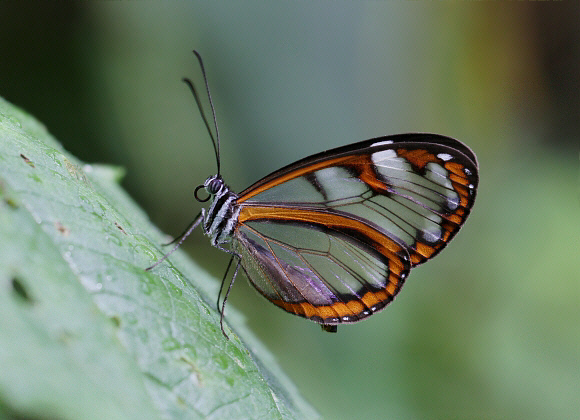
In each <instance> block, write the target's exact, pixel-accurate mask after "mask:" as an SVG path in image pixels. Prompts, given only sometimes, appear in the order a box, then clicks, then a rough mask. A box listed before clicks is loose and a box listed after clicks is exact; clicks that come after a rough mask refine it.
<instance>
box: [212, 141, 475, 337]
mask: <svg viewBox="0 0 580 420" xmlns="http://www.w3.org/2000/svg"><path fill="white" fill-rule="evenodd" d="M477 182H478V176H477V160H476V158H475V155H474V154H473V152H471V150H470V149H469V148H467V146H465V145H463V143H460V142H458V141H457V140H454V139H451V138H448V137H444V136H439V135H435V134H401V135H394V136H387V137H381V138H377V139H372V140H367V141H364V142H360V143H355V144H353V145H349V146H345V147H340V148H337V149H334V150H330V151H327V152H323V153H320V154H317V155H313V156H310V157H308V158H305V159H302V160H300V161H298V162H295V163H293V164H291V165H288V166H286V167H284V168H282V169H280V170H278V171H276V172H274V173H272V174H271V175H268V176H266V177H265V178H263V179H262V180H260V181H258V182H256V183H255V184H254V185H252V186H251V187H249V188H247V189H246V190H244V191H243V192H242V193H240V194H236V193H234V192H232V191H231V190H230V189H229V188H228V187H227V185H226V184H225V183H224V181H223V180H222V178H221V177H220V176H219V175H214V176H212V177H210V178H208V179H207V180H206V181H205V183H204V184H203V186H204V187H205V189H206V191H207V192H208V193H209V194H210V196H211V197H212V203H211V205H210V207H209V210H208V211H207V212H206V211H202V216H201V218H202V219H203V228H204V231H205V233H206V234H207V235H208V236H209V237H210V240H211V243H212V245H214V246H217V247H218V248H220V249H223V250H226V249H225V248H224V247H223V246H227V247H228V248H229V249H228V250H226V251H228V252H230V253H231V254H233V255H234V256H235V257H237V258H239V263H240V264H241V266H242V268H243V270H244V271H245V272H246V275H247V277H248V279H249V280H250V282H251V283H252V285H253V286H254V287H255V288H256V289H257V290H258V291H259V292H260V293H261V294H262V295H264V296H265V297H266V298H267V299H268V300H270V301H271V302H272V303H274V304H275V305H277V306H279V307H281V308H282V309H284V310H286V311H287V312H290V313H293V314H295V315H299V316H302V317H305V318H308V319H310V320H312V321H315V322H317V323H320V324H323V325H327V326H333V325H338V324H341V323H352V322H357V321H359V320H361V319H364V318H366V317H368V316H369V315H372V314H374V313H376V312H378V311H379V310H381V309H383V308H384V307H385V306H386V305H387V304H388V303H390V302H391V301H392V300H393V299H394V297H395V296H396V295H397V293H398V292H399V291H400V289H401V287H402V285H403V283H404V281H405V280H406V278H407V276H408V275H409V272H410V270H411V268H412V267H414V266H416V265H418V264H421V263H422V262H424V261H426V260H428V259H430V258H432V257H433V256H435V255H436V254H437V253H438V252H440V251H441V249H443V248H444V247H445V245H446V244H447V243H448V242H449V241H450V240H451V239H452V238H453V236H454V235H455V234H456V233H457V231H458V230H459V228H460V227H461V225H462V224H463V222H464V221H465V218H466V217H467V215H468V214H469V212H470V210H471V207H472V205H473V202H474V199H475V193H476V188H477Z"/></svg>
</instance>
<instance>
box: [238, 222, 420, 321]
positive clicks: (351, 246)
mask: <svg viewBox="0 0 580 420" xmlns="http://www.w3.org/2000/svg"><path fill="white" fill-rule="evenodd" d="M278 216H279V219H278V220H275V219H269V220H265V219H261V220H256V221H249V222H247V223H242V224H240V225H238V228H237V230H236V233H235V240H234V246H235V249H236V251H237V252H239V254H240V255H241V261H242V266H243V267H244V269H245V271H246V273H247V275H248V277H249V280H250V281H251V282H252V284H253V285H254V286H255V287H256V289H257V290H258V291H259V292H260V293H262V294H263V295H264V296H265V297H266V298H267V299H268V300H270V301H272V302H273V303H274V304H276V305H278V306H280V307H281V308H282V309H284V310H286V311H288V312H291V313H294V314H296V315H300V316H303V317H305V318H309V319H311V320H313V321H316V322H319V323H321V324H330V325H336V324H339V323H345V322H356V321H359V320H360V319H362V318H364V317H366V316H369V315H371V314H373V313H375V312H377V311H379V310H380V309H382V308H384V307H385V306H386V305H387V304H388V303H389V302H390V301H391V300H392V299H393V298H394V296H395V295H396V294H397V293H398V292H399V290H400V289H401V287H402V285H403V282H404V279H405V278H406V277H407V275H408V272H409V270H410V261H409V256H408V254H407V252H406V250H405V249H404V248H403V247H401V246H400V245H399V244H397V243H395V242H393V241H391V240H390V239H389V238H387V237H384V235H383V234H381V233H380V232H378V231H375V230H372V229H369V228H368V227H366V226H365V225H364V224H362V223H360V222H358V223H357V222H353V221H345V220H342V219H341V218H340V217H336V216H329V217H328V218H326V219H325V218H320V217H317V220H316V221H314V220H309V221H300V222H298V221H292V222H289V221H287V220H283V218H285V217H287V216H288V215H287V214H284V213H283V212H282V213H280V214H278ZM304 217H306V216H304Z"/></svg>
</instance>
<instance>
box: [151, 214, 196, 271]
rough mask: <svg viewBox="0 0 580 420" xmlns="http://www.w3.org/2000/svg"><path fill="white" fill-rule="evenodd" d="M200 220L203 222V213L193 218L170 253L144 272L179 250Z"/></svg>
mask: <svg viewBox="0 0 580 420" xmlns="http://www.w3.org/2000/svg"><path fill="white" fill-rule="evenodd" d="M202 220H203V212H201V213H199V214H198V215H197V217H196V218H195V220H194V221H193V223H192V224H191V225H189V228H188V229H187V230H186V231H185V232H184V233H183V234H182V235H181V238H180V239H179V241H178V242H177V244H175V246H174V247H173V249H172V250H171V251H169V252H168V253H167V254H165V255H164V256H163V257H161V258H160V259H159V260H158V261H157V262H156V263H155V264H153V265H152V266H150V267H147V268H146V269H145V271H151V270H153V269H154V268H155V267H157V266H158V265H159V264H161V263H162V262H163V261H165V260H166V259H167V258H168V257H169V256H170V255H171V254H173V253H174V252H175V251H176V250H177V248H179V247H180V246H181V244H182V243H183V241H185V239H186V238H187V237H188V236H189V235H190V234H191V232H193V231H194V229H195V228H196V227H197V226H198V225H199V224H200V223H201V221H202Z"/></svg>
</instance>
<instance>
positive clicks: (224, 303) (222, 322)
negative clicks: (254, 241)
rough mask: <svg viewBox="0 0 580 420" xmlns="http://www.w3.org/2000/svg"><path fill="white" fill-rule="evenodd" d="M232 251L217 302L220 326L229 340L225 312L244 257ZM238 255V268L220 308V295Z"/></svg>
mask: <svg viewBox="0 0 580 420" xmlns="http://www.w3.org/2000/svg"><path fill="white" fill-rule="evenodd" d="M230 252H231V253H232V258H230V262H229V264H228V268H227V269H226V273H225V274H224V278H223V279H222V284H221V286H220V291H219V294H218V302H217V307H218V311H219V312H220V328H221V330H222V334H223V335H224V337H225V338H227V339H228V340H229V339H230V337H228V335H227V334H226V331H225V330H224V313H225V310H226V301H227V300H228V296H229V295H230V291H231V290H232V286H233V285H234V281H235V280H236V276H237V275H238V270H239V268H240V264H241V263H242V259H241V258H240V256H239V255H238V254H236V253H234V252H233V251H230ZM236 257H237V258H238V262H237V263H236V268H235V270H234V275H233V276H232V281H231V282H230V285H229V286H228V290H227V291H226V294H225V296H224V300H223V302H222V308H221V310H220V304H219V297H220V295H221V294H222V290H223V287H224V284H225V282H226V278H227V276H228V272H229V271H230V267H231V266H232V262H233V261H234V258H236Z"/></svg>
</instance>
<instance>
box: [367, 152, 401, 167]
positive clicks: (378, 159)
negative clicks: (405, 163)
mask: <svg viewBox="0 0 580 420" xmlns="http://www.w3.org/2000/svg"><path fill="white" fill-rule="evenodd" d="M371 157H372V160H373V163H374V164H375V165H378V164H380V163H382V162H383V161H385V160H390V159H395V158H396V157H397V154H396V153H395V151H394V150H381V151H380V152H375V153H373V154H372V155H371Z"/></svg>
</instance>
